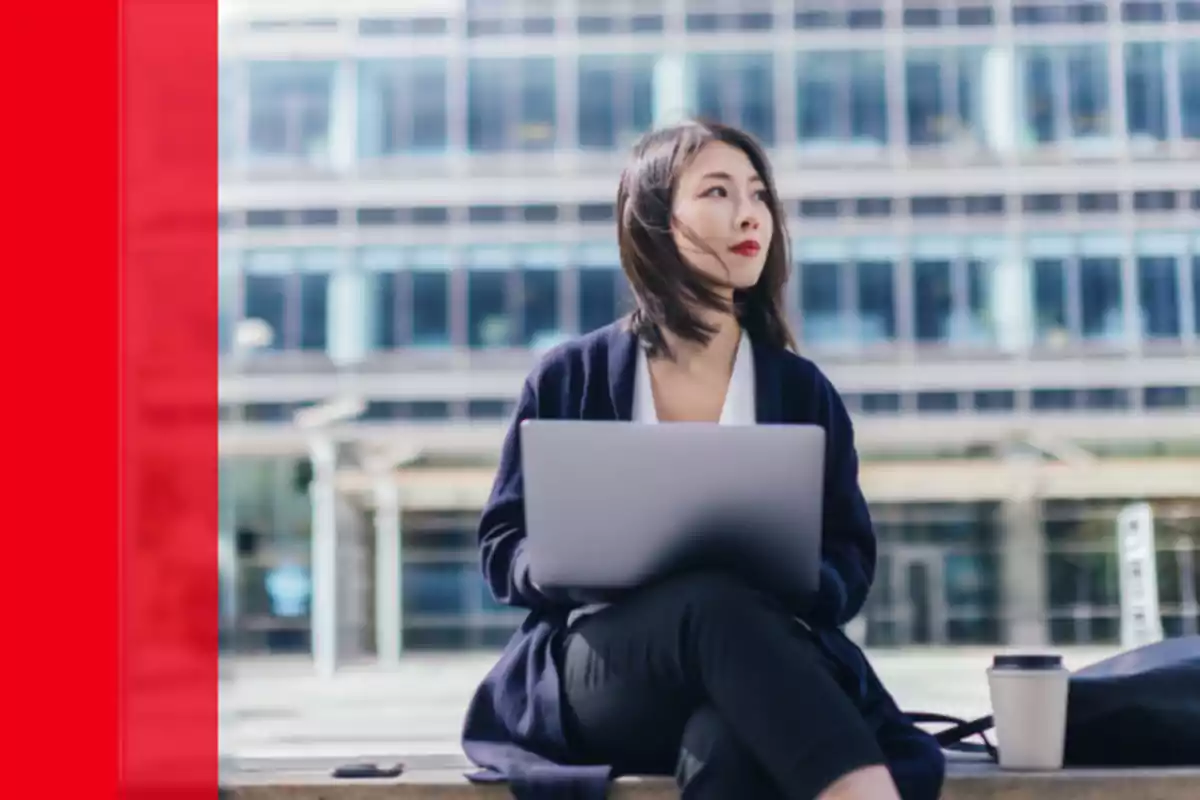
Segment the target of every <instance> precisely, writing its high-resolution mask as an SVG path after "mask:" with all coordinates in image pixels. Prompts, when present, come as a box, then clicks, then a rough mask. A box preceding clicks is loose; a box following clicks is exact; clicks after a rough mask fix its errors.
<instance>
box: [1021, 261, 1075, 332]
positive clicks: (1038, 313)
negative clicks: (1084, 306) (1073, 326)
mask: <svg viewBox="0 0 1200 800" xmlns="http://www.w3.org/2000/svg"><path fill="white" fill-rule="evenodd" d="M1031 267H1032V269H1033V321H1034V332H1035V335H1036V336H1037V340H1038V341H1039V342H1043V343H1047V344H1063V343H1064V342H1065V340H1066V339H1067V338H1068V337H1069V336H1070V334H1069V331H1070V325H1069V323H1068V321H1067V260H1066V259H1065V258H1058V257H1042V258H1034V259H1033V261H1032V262H1031Z"/></svg>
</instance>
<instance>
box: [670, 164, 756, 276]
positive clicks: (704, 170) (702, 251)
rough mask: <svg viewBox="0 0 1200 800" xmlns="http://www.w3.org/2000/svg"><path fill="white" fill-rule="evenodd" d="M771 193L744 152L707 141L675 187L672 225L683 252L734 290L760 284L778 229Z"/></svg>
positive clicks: (706, 271) (692, 262)
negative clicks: (769, 206)
mask: <svg viewBox="0 0 1200 800" xmlns="http://www.w3.org/2000/svg"><path fill="white" fill-rule="evenodd" d="M767 197H768V195H767V187H766V184H765V183H764V182H763V179H762V177H761V176H760V175H759V174H758V172H757V171H756V170H755V169H754V165H753V164H751V163H750V159H749V158H747V156H746V154H745V153H743V152H742V151H741V150H739V149H738V148H736V147H734V146H732V145H728V144H725V143H724V142H710V143H709V144H707V145H705V146H704V147H703V148H701V149H700V151H699V152H697V153H696V156H695V158H693V159H692V162H691V164H689V165H688V166H687V169H685V170H684V171H683V173H682V174H681V175H680V176H679V184H678V186H677V187H676V190H675V205H674V208H673V209H672V213H673V216H674V221H673V224H672V226H671V228H672V234H673V236H674V239H675V246H676V247H678V248H679V253H680V255H682V256H683V258H684V259H685V260H686V261H687V262H688V263H690V264H691V265H692V266H693V267H695V268H696V269H698V270H700V271H701V272H703V273H704V274H706V275H707V276H709V277H711V278H713V279H715V280H716V281H718V282H719V283H721V284H722V285H725V286H728V287H729V288H731V289H747V288H749V287H751V286H753V285H754V284H756V283H758V278H759V276H760V275H761V274H762V271H763V266H764V265H765V264H766V261H767V248H768V247H769V246H770V244H771V236H772V235H773V234H774V232H775V224H774V220H773V219H772V218H771V212H770V209H769V208H768V206H767ZM701 245H703V246H701ZM714 253H715V254H716V255H715V256H714V255H713V254H714Z"/></svg>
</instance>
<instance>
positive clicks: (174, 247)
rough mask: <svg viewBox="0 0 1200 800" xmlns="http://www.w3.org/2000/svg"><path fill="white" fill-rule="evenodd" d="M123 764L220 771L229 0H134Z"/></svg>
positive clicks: (198, 787) (125, 340)
mask: <svg viewBox="0 0 1200 800" xmlns="http://www.w3.org/2000/svg"><path fill="white" fill-rule="evenodd" d="M118 30H119V32H120V37H121V60H122V69H121V72H120V86H121V92H122V102H121V105H120V136H121V153H122V161H121V173H120V179H121V199H122V204H121V207H122V212H123V218H122V234H123V241H122V257H123V261H124V264H123V270H122V277H123V284H122V320H121V321H122V325H121V330H122V342H121V351H122V360H123V371H122V375H121V378H122V397H121V401H122V408H121V421H122V426H123V428H122V431H121V443H120V444H121V459H120V463H121V466H122V473H121V477H122V491H121V502H122V516H121V541H120V545H121V547H120V553H121V558H122V573H121V600H122V605H121V624H122V631H121V637H120V645H121V660H120V683H119V685H120V709H119V711H120V726H119V730H120V735H121V756H120V768H121V779H122V783H123V784H124V785H125V786H126V787H128V789H129V790H130V795H131V796H137V797H159V796H172V797H178V796H187V797H191V796H195V797H204V798H211V797H213V796H214V795H215V788H216V782H217V621H218V608H217V602H218V599H217V598H218V582H217V560H216V559H217V534H218V513H217V280H218V278H217V204H216V201H217V3H216V0H125V2H123V3H121V21H120V26H119V28H118Z"/></svg>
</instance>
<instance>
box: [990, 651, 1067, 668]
mask: <svg viewBox="0 0 1200 800" xmlns="http://www.w3.org/2000/svg"><path fill="white" fill-rule="evenodd" d="M992 666H993V667H994V668H996V669H1055V668H1057V667H1061V666H1062V656H1057V655H1052V654H1049V653H1037V654H1021V653H1011V654H1006V655H998V656H995V657H994V658H993V659H992Z"/></svg>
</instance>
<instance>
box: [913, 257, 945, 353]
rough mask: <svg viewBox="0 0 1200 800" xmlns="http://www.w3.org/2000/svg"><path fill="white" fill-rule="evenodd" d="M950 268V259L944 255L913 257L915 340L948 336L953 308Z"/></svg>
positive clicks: (932, 340)
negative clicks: (943, 256)
mask: <svg viewBox="0 0 1200 800" xmlns="http://www.w3.org/2000/svg"><path fill="white" fill-rule="evenodd" d="M952 268H953V262H952V261H951V260H950V259H947V258H915V259H913V282H914V287H913V303H914V306H915V308H914V321H915V323H914V324H915V333H916V340H917V341H918V342H945V341H948V340H949V338H950V320H951V316H952V312H953V308H954V301H953V292H952V291H951V272H952Z"/></svg>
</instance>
